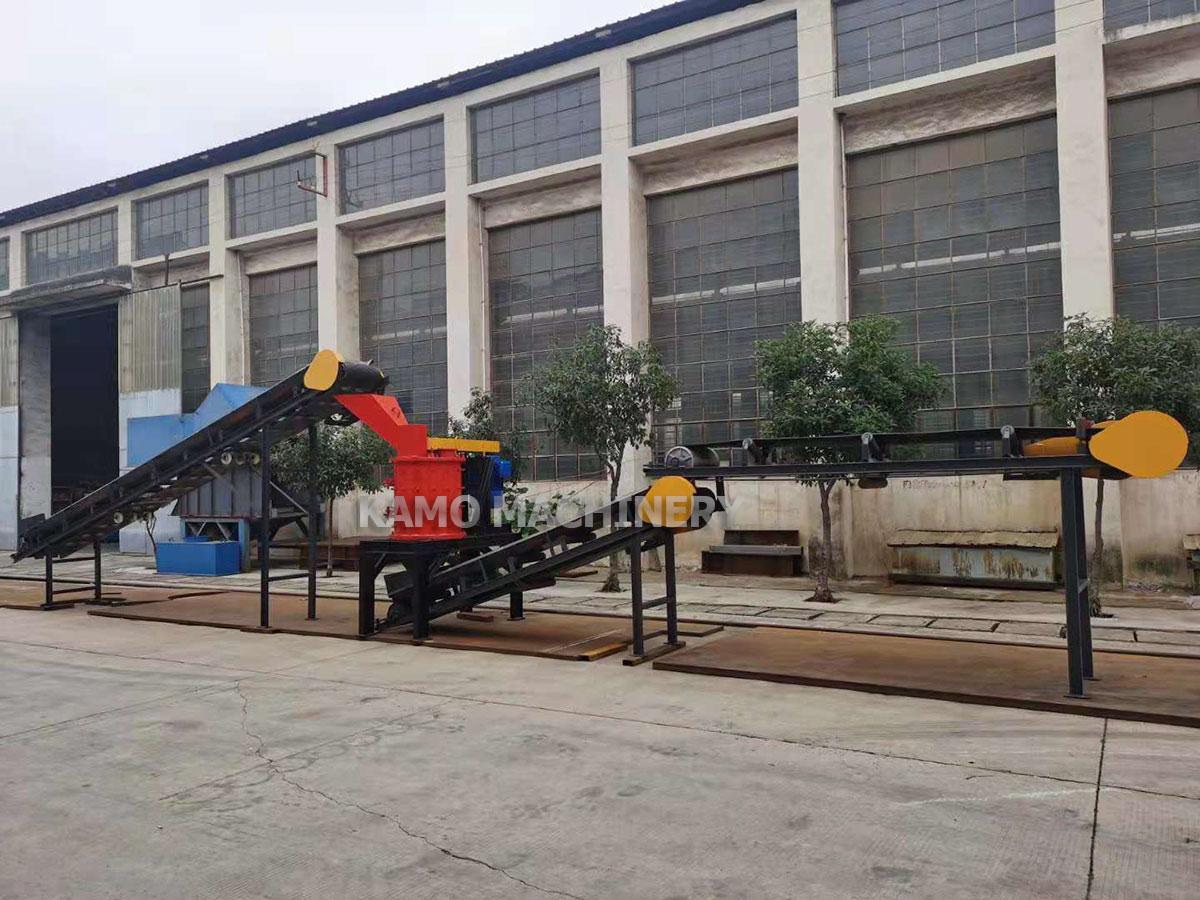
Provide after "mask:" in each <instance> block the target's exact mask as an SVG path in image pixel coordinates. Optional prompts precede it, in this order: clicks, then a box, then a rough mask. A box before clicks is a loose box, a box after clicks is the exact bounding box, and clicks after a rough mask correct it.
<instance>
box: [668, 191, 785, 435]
mask: <svg viewBox="0 0 1200 900" xmlns="http://www.w3.org/2000/svg"><path fill="white" fill-rule="evenodd" d="M798 176H799V173H798V170H797V169H795V168H788V169H781V170H776V171H774V172H766V173H760V174H757V175H752V176H749V177H747V178H739V179H736V180H731V181H725V182H718V183H715V184H708V185H701V186H699V187H694V188H687V189H685V190H682V191H672V192H670V193H668V194H662V195H658V196H654V197H650V198H647V201H648V202H647V211H646V212H647V221H648V229H649V241H648V245H649V246H648V251H649V252H648V265H649V272H650V341H651V343H652V344H653V345H654V346H655V347H656V348H657V349H658V350H659V352H660V353H661V354H662V359H663V363H664V365H665V366H666V367H667V368H668V369H669V370H670V371H671V372H672V374H674V375H675V376H676V378H677V379H678V381H679V387H680V390H679V396H678V398H677V399H676V400H675V402H674V403H673V404H672V406H671V407H670V408H669V409H668V410H666V411H665V412H664V413H662V414H660V415H659V416H658V417H656V420H655V422H654V428H653V434H654V452H655V453H657V454H662V453H665V452H666V451H667V450H668V449H669V448H670V447H672V446H675V445H677V444H683V443H689V444H690V443H704V442H705V441H719V440H729V439H733V438H742V437H757V436H758V434H759V427H760V421H761V419H762V416H763V413H764V411H765V407H766V396H765V393H764V392H762V390H761V389H760V388H759V386H758V380H757V373H756V363H755V347H756V344H757V342H758V341H760V340H768V339H772V338H777V337H781V336H782V335H783V334H784V332H785V330H786V327H787V325H788V324H789V323H791V322H798V321H801V320H802V318H803V298H802V296H801V282H800V278H801V274H800V273H801V267H800V226H799V216H800V206H799V202H800V201H799V177H798ZM735 245H736V246H735ZM735 252H736V253H737V254H740V255H741V258H742V259H744V260H745V261H746V262H747V265H737V264H734V262H732V261H731V259H732V258H733V256H734V253H735ZM739 261H741V260H739ZM668 270H669V271H668ZM668 276H669V277H668ZM739 277H740V278H743V279H745V278H747V277H749V279H750V280H748V281H746V280H743V281H736V280H734V279H736V278H739ZM735 316H740V317H741V321H740V322H738V323H736V324H735V321H734V320H735ZM685 342H686V343H685ZM697 376H698V381H697ZM714 412H715V413H718V414H714ZM719 413H724V414H723V415H721V414H719Z"/></svg>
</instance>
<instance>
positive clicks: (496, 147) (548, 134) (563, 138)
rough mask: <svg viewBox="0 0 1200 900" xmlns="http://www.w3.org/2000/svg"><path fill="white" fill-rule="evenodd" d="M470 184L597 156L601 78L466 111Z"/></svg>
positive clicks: (583, 79)
mask: <svg viewBox="0 0 1200 900" xmlns="http://www.w3.org/2000/svg"><path fill="white" fill-rule="evenodd" d="M471 137H472V142H473V144H474V163H475V170H474V180H475V181H487V180H488V179H489V178H502V177H503V176H505V175H513V174H515V173H517V172H529V171H532V170H533V169H540V168H542V167H544V166H552V165H554V164H555V163H563V162H570V161H572V160H576V159H583V158H585V157H588V156H595V155H596V154H597V153H599V152H600V76H598V75H589V76H588V77H587V78H580V79H578V80H576V81H570V82H567V83H566V84H560V85H555V86H554V87H548V88H541V89H539V90H536V91H531V92H530V93H528V94H522V95H521V96H519V97H513V98H512V99H509V100H501V101H500V102H499V103H490V104H488V105H487V106H481V107H480V108H479V109H476V110H473V111H472V112H471Z"/></svg>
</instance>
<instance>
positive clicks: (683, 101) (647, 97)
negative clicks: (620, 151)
mask: <svg viewBox="0 0 1200 900" xmlns="http://www.w3.org/2000/svg"><path fill="white" fill-rule="evenodd" d="M755 40H765V42H766V52H765V53H760V54H758V55H751V56H746V55H745V45H746V44H747V43H748V42H752V41H755ZM751 46H752V45H751ZM735 47H736V48H737V49H736V50H735V49H734V48H735ZM717 54H721V55H720V57H718V55H717ZM706 56H707V57H708V60H709V65H708V66H707V67H705V65H704V57H706ZM733 57H736V58H733ZM718 58H719V59H720V60H721V62H720V63H719V64H718V63H717V61H716V60H717V59H718ZM727 58H728V59H727ZM726 60H727V61H726ZM760 60H762V61H765V64H766V73H767V74H766V77H765V80H764V79H763V77H762V75H761V73H760V72H759V71H758V69H759V68H761V64H760V63H759V61H760ZM777 74H778V77H776V75H777ZM702 76H706V77H707V84H706V83H705V82H706V78H705V77H702ZM629 79H630V85H631V90H632V97H631V98H630V106H631V109H632V120H633V121H632V128H633V135H632V137H633V145H634V146H635V147H636V146H641V145H643V144H650V143H653V142H655V141H660V140H666V139H668V138H672V137H678V136H680V135H684V134H692V133H694V132H697V131H703V130H704V129H707V128H714V127H717V126H720V125H727V124H730V123H733V122H741V121H745V120H746V119H750V118H754V117H756V116H761V115H766V114H768V113H772V112H777V111H779V110H783V109H791V108H793V107H795V106H796V105H797V104H798V103H799V51H798V35H797V29H796V15H795V13H788V14H786V15H783V16H778V17H775V18H772V19H768V20H766V21H763V22H755V23H753V24H751V25H748V26H746V27H743V28H737V29H734V30H732V31H729V32H726V33H724V34H718V35H712V36H710V37H706V38H703V39H701V40H697V41H692V42H690V43H687V44H682V45H679V46H675V47H671V48H669V49H667V50H664V51H662V52H659V53H654V54H651V55H649V56H645V57H642V58H640V59H634V60H630V62H629ZM733 82H736V88H735V85H734V83H733ZM722 85H723V86H724V88H725V92H724V93H721V92H720V91H721V87H722ZM689 98H690V99H689ZM764 98H765V104H764V103H763V99H764ZM734 100H736V101H737V103H736V106H737V110H736V112H735V111H734V109H733V107H734V105H735V104H734V103H733V101H734ZM676 101H678V102H677V104H676ZM664 103H666V104H671V105H667V106H664Z"/></svg>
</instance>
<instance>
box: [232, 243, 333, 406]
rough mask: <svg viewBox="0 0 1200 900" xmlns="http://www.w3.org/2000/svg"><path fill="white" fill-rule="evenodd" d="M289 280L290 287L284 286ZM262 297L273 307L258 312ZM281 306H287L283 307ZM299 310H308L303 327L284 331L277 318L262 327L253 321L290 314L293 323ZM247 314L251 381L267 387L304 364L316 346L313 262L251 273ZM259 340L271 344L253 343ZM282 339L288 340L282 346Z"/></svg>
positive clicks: (258, 321) (310, 357)
mask: <svg viewBox="0 0 1200 900" xmlns="http://www.w3.org/2000/svg"><path fill="white" fill-rule="evenodd" d="M301 273H304V275H303V281H304V283H303V284H299V283H298V279H299V276H300V274H301ZM289 282H290V284H291V286H290V287H288V286H287V285H288V283H289ZM300 300H303V301H304V303H305V305H304V306H303V307H301V306H300V305H299V301H300ZM266 301H273V302H274V303H275V304H276V309H275V310H274V311H272V312H262V311H261V310H262V305H263V304H264V303H265V302H266ZM284 306H287V307H289V308H287V309H284V308H283V307H284ZM301 313H307V314H308V327H307V328H299V327H292V328H290V329H289V330H286V331H285V330H284V326H283V323H282V322H281V323H280V324H279V325H278V326H268V327H267V328H266V330H265V331H264V330H263V326H262V325H256V323H261V322H268V321H274V320H281V319H282V317H283V316H292V317H293V319H292V322H291V324H292V325H293V326H295V325H296V324H297V320H296V319H295V317H296V316H298V315H300V314H301ZM247 315H248V322H247V329H246V331H247V341H248V343H249V348H248V349H249V359H250V383H251V384H253V385H255V386H257V387H270V386H271V385H273V384H276V383H277V382H279V381H281V380H283V379H284V378H286V377H288V376H289V375H292V374H293V373H295V372H298V371H299V370H300V369H301V368H303V367H304V366H306V365H307V364H308V363H309V362H311V361H312V358H313V356H315V355H316V352H317V350H318V334H317V265H316V263H307V264H305V265H301V266H293V267H290V268H287V269H279V270H277V271H274V272H262V273H256V274H254V275H251V276H250V284H249V289H248V290H247ZM259 341H262V342H270V343H273V344H275V346H263V347H261V348H259V347H256V343H257V342H259ZM284 341H289V343H288V345H287V346H286V347H285V346H284V344H283V342H284ZM288 360H290V362H288Z"/></svg>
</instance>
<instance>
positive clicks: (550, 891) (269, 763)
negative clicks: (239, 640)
mask: <svg viewBox="0 0 1200 900" xmlns="http://www.w3.org/2000/svg"><path fill="white" fill-rule="evenodd" d="M234 689H235V690H236V691H237V694H238V696H239V697H240V698H241V700H242V715H241V727H242V733H243V734H245V735H246V736H247V737H249V738H251V739H252V740H253V741H254V743H255V746H254V747H252V748H251V749H252V750H253V752H254V755H255V756H257V757H258V758H259V759H261V760H262V761H263V763H265V764H266V767H267V769H268V770H269V771H270V772H271V774H272V775H273V776H276V775H277V776H278V777H279V780H280V781H283V782H284V783H285V784H287V785H289V786H291V787H293V788H295V789H296V790H297V791H300V792H301V793H302V794H308V795H310V796H313V797H320V798H321V799H322V800H325V801H327V802H329V803H332V804H334V805H335V806H339V807H341V808H342V809H356V810H358V811H359V812H361V813H364V814H365V815H368V816H373V817H374V818H376V819H382V820H383V821H385V822H388V823H390V824H391V825H392V826H393V827H395V828H396V830H397V831H399V832H400V833H401V834H403V835H405V836H406V837H409V838H412V839H413V840H416V841H420V842H421V843H422V844H425V846H427V847H429V848H430V849H432V850H436V851H437V852H438V853H441V854H442V855H443V856H446V857H449V858H450V859H455V860H458V861H460V862H465V863H471V864H473V865H476V866H481V867H482V868H485V869H487V870H489V871H491V872H495V873H496V874H497V875H502V876H504V877H505V878H507V879H508V880H509V881H513V882H515V883H517V884H520V885H524V886H525V887H527V888H529V889H530V890H534V891H537V892H538V893H541V894H547V895H549V896H553V897H567V898H568V900H584V898H582V897H580V896H578V895H577V894H571V893H568V892H566V891H559V890H556V889H554V888H546V887H542V886H541V885H538V884H534V883H533V882H530V881H526V880H525V879H524V878H521V877H520V876H519V875H514V874H513V873H512V872H509V871H508V870H507V869H505V868H504V867H502V866H497V865H495V864H494V863H490V862H488V861H487V860H485V859H479V858H478V857H476V856H469V855H468V854H466V853H459V852H458V851H456V850H451V849H450V848H449V847H443V846H442V845H441V844H439V843H437V842H436V841H434V840H432V839H431V838H429V837H428V836H426V835H423V834H421V833H420V832H417V831H413V830H412V829H411V828H409V827H408V826H406V825H405V824H404V823H403V822H401V821H400V820H399V819H397V818H396V817H395V816H390V815H388V814H387V813H383V812H380V811H379V810H376V809H371V808H369V807H366V806H363V805H362V804H360V803H355V802H354V801H353V800H341V799H339V798H337V797H334V796H333V795H332V794H329V793H326V792H325V791H322V790H320V789H319V788H310V787H307V786H305V785H303V784H301V783H300V782H298V781H296V779H294V778H292V777H291V776H290V775H289V774H288V773H287V772H285V771H284V770H283V769H282V768H280V766H279V761H278V760H276V759H274V758H273V757H271V756H269V755H268V754H267V750H266V748H267V744H266V741H264V740H263V738H262V735H260V734H258V733H257V732H254V731H251V730H250V726H249V721H248V720H249V716H250V698H249V697H247V696H246V692H245V691H244V690H242V683H241V682H240V681H238V682H236V683H235V684H234ZM426 711H427V710H422V712H426Z"/></svg>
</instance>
